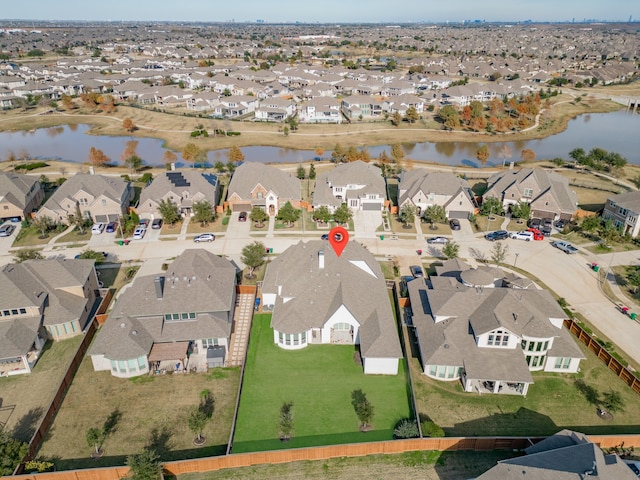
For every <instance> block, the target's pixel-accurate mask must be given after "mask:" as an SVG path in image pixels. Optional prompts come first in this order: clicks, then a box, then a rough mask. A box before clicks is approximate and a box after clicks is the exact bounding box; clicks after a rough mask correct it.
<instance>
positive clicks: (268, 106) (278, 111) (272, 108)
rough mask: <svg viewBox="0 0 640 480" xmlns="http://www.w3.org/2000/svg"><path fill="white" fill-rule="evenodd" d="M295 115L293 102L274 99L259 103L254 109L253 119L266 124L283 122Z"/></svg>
mask: <svg viewBox="0 0 640 480" xmlns="http://www.w3.org/2000/svg"><path fill="white" fill-rule="evenodd" d="M295 113H296V104H295V102H293V101H291V100H285V99H284V98H278V97H274V98H269V99H265V100H263V101H262V102H260V104H259V105H258V107H256V109H255V119H256V120H262V121H268V122H284V121H285V120H287V119H288V118H290V117H292V116H293V115H294V114H295Z"/></svg>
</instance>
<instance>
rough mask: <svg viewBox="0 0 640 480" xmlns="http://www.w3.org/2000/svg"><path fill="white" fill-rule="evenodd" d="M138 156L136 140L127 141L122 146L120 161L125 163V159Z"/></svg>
mask: <svg viewBox="0 0 640 480" xmlns="http://www.w3.org/2000/svg"><path fill="white" fill-rule="evenodd" d="M137 155H138V140H129V141H128V142H127V143H126V144H125V146H124V152H122V155H120V160H122V161H123V162H125V161H126V160H127V158H129V157H133V156H137Z"/></svg>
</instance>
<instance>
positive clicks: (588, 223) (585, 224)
mask: <svg viewBox="0 0 640 480" xmlns="http://www.w3.org/2000/svg"><path fill="white" fill-rule="evenodd" d="M601 224H602V220H601V219H600V217H598V216H596V215H592V216H590V217H584V218H583V219H582V222H580V230H582V231H583V232H586V233H592V232H594V231H595V230H597V229H598V228H600V225H601Z"/></svg>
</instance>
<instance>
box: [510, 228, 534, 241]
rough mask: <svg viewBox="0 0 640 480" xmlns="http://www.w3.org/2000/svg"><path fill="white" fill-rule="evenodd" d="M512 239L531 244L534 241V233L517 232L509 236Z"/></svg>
mask: <svg viewBox="0 0 640 480" xmlns="http://www.w3.org/2000/svg"><path fill="white" fill-rule="evenodd" d="M509 237H510V238H513V239H514V240H525V241H527V242H530V241H531V240H533V232H529V231H528V230H527V231H521V232H517V233H512V234H511V235H509Z"/></svg>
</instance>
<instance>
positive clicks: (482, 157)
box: [476, 143, 491, 165]
mask: <svg viewBox="0 0 640 480" xmlns="http://www.w3.org/2000/svg"><path fill="white" fill-rule="evenodd" d="M490 154H491V152H489V147H488V146H487V144H486V143H484V144H482V145H480V148H478V151H477V152H476V158H477V159H478V160H479V161H480V163H481V164H482V165H484V164H486V163H487V160H489V156H490Z"/></svg>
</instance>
